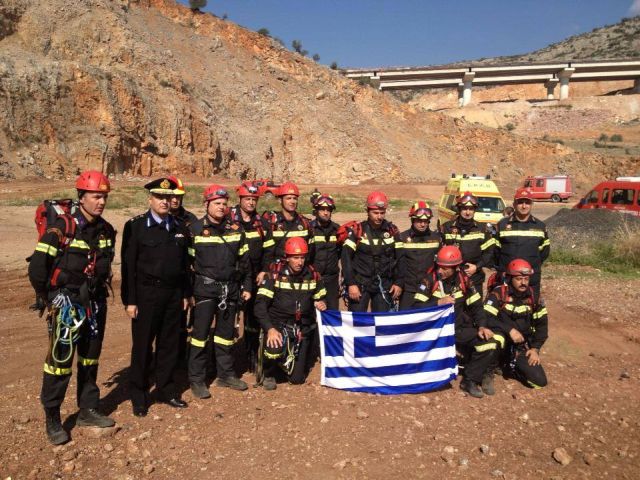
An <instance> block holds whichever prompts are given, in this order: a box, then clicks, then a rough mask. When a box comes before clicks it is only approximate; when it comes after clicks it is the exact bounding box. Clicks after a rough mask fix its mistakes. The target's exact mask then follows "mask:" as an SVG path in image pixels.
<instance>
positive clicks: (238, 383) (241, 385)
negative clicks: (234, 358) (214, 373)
mask: <svg viewBox="0 0 640 480" xmlns="http://www.w3.org/2000/svg"><path fill="white" fill-rule="evenodd" d="M216 385H218V386H219V387H228V388H232V389H233V390H240V391H242V390H246V389H247V388H249V386H248V385H247V383H246V382H244V381H243V380H240V379H239V378H237V377H226V378H218V379H217V380H216Z"/></svg>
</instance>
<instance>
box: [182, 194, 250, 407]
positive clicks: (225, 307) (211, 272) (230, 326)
mask: <svg viewBox="0 0 640 480" xmlns="http://www.w3.org/2000/svg"><path fill="white" fill-rule="evenodd" d="M228 200H229V193H228V192H227V190H226V189H225V187H223V186H222V185H210V186H209V187H208V188H207V189H206V190H205V191H204V202H205V205H206V209H207V213H206V214H205V215H204V217H202V218H201V219H200V220H198V221H197V222H196V223H194V224H193V225H191V234H192V237H193V247H192V248H191V251H190V253H191V255H192V256H193V258H194V263H193V268H194V271H195V279H194V284H193V293H194V296H195V308H194V312H193V330H192V332H191V349H190V355H189V383H190V384H191V391H192V392H193V395H194V396H195V397H197V398H209V397H211V394H210V393H209V390H208V388H207V385H206V383H205V380H206V373H207V372H206V370H207V351H206V348H205V347H206V345H207V342H208V341H209V340H210V334H209V333H210V332H209V330H210V329H211V323H212V321H213V319H214V318H215V320H216V324H215V328H214V330H213V346H214V353H215V358H216V372H217V377H218V378H217V380H216V384H217V385H218V386H220V387H229V388H232V389H234V390H246V389H247V384H246V383H245V382H244V381H242V380H240V379H239V378H238V377H237V376H236V373H235V369H234V361H233V355H232V352H231V348H232V347H233V344H234V343H235V340H234V337H235V327H236V313H237V310H238V302H239V300H240V299H242V300H243V301H245V302H246V301H248V300H249V299H250V298H251V289H252V284H253V277H252V272H251V260H250V258H249V246H248V245H247V240H246V236H245V231H244V229H243V228H242V225H241V224H240V223H238V222H234V221H232V220H231V219H230V218H229V217H228V216H227V202H228Z"/></svg>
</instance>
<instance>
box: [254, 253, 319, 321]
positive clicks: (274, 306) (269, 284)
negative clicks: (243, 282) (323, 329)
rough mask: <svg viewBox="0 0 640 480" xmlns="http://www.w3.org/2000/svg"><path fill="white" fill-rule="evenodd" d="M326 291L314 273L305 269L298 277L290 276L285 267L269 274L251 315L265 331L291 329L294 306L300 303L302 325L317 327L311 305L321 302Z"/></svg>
mask: <svg viewBox="0 0 640 480" xmlns="http://www.w3.org/2000/svg"><path fill="white" fill-rule="evenodd" d="M326 295H327V291H326V289H325V288H324V285H323V283H322V279H321V278H320V275H318V273H317V272H314V271H313V270H311V269H310V268H309V267H307V266H305V267H304V268H303V270H302V272H300V273H299V274H298V275H291V273H290V271H289V268H288V267H287V266H286V265H284V266H282V267H281V269H280V271H275V272H273V273H270V274H269V276H268V277H267V278H266V279H265V280H263V281H262V283H261V284H260V287H259V288H258V294H257V296H256V304H255V308H254V313H255V316H256V318H257V319H258V321H259V322H260V325H261V326H262V328H263V329H264V330H265V332H266V331H267V330H269V329H270V328H279V327H280V326H281V325H294V324H295V322H296V320H295V317H296V303H297V302H299V305H300V312H301V314H302V316H301V319H300V324H301V325H307V326H308V325H314V324H315V323H316V315H315V307H314V302H315V301H317V300H324V297H326Z"/></svg>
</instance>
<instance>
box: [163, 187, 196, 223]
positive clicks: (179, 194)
mask: <svg viewBox="0 0 640 480" xmlns="http://www.w3.org/2000/svg"><path fill="white" fill-rule="evenodd" d="M167 178H168V179H169V180H172V181H173V182H175V184H176V185H177V188H175V189H174V190H173V196H172V197H171V203H170V204H169V213H170V214H171V215H173V216H174V217H175V218H177V219H178V221H179V222H180V223H182V224H183V225H186V226H187V227H188V226H189V225H191V224H192V223H195V222H196V221H197V220H198V217H196V216H195V214H193V213H191V212H190V211H189V210H187V209H185V208H184V206H183V205H182V202H183V201H184V196H185V195H186V193H187V191H186V190H185V188H184V184H183V183H182V180H180V179H179V178H178V177H175V176H173V175H171V176H169V177H167Z"/></svg>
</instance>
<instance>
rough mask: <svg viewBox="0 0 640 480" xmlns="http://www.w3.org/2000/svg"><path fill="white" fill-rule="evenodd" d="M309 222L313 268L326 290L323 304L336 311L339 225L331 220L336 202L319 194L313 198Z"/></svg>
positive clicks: (339, 247)
mask: <svg viewBox="0 0 640 480" xmlns="http://www.w3.org/2000/svg"><path fill="white" fill-rule="evenodd" d="M314 202H315V203H314V204H313V214H314V216H315V218H314V219H313V220H312V221H311V226H312V228H313V234H314V240H315V248H316V256H315V259H314V262H313V267H314V268H315V269H316V271H317V272H318V273H319V274H320V275H322V281H323V283H324V286H325V288H326V289H327V298H326V299H325V303H326V304H327V308H328V309H329V310H338V309H339V308H340V307H339V304H338V302H339V299H340V279H339V278H338V277H339V275H340V267H339V265H338V263H339V262H340V252H341V250H342V247H341V246H340V245H339V244H338V238H337V236H336V233H337V231H338V227H339V225H338V224H337V223H336V222H333V221H332V220H331V216H332V214H333V211H334V210H335V209H336V202H335V201H334V199H333V197H332V196H331V195H327V194H324V193H322V194H320V195H317V196H316V197H315V200H314Z"/></svg>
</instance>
